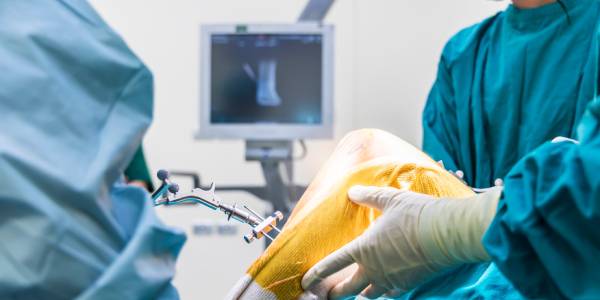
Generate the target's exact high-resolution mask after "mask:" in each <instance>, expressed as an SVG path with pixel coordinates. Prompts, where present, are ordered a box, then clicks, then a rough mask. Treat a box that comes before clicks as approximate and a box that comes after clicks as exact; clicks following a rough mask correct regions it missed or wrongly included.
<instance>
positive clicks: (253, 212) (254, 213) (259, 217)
mask: <svg viewBox="0 0 600 300" xmlns="http://www.w3.org/2000/svg"><path fill="white" fill-rule="evenodd" d="M244 208H245V209H246V210H247V211H249V212H250V213H251V214H253V215H254V216H255V217H257V218H258V219H260V220H261V221H264V220H265V219H264V218H263V217H261V216H260V215H259V214H258V213H257V212H255V211H253V210H251V209H250V208H249V207H248V206H246V205H244Z"/></svg>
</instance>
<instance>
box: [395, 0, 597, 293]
mask: <svg viewBox="0 0 600 300" xmlns="http://www.w3.org/2000/svg"><path fill="white" fill-rule="evenodd" d="M599 21H600V2H599V1H596V0H563V1H561V2H560V3H558V2H555V3H552V4H548V5H544V6H541V7H539V8H534V9H518V8H516V7H514V6H512V5H511V6H509V7H508V8H507V9H506V10H505V11H503V12H500V13H498V14H496V15H495V16H493V17H491V18H489V19H486V20H484V21H483V22H481V23H479V24H477V25H475V26H472V27H469V28H467V29H464V30H462V31H461V32H459V33H458V34H457V35H455V36H454V37H453V38H452V39H451V40H450V41H449V42H448V43H447V45H446V47H445V48H444V51H443V54H442V57H441V60H440V63H439V70H438V76H437V79H436V82H435V84H434V86H433V88H432V90H431V93H430V95H429V99H428V101H427V104H426V107H425V110H424V115H423V126H424V140H423V147H424V150H425V151H426V152H427V153H429V154H430V155H431V156H432V157H434V158H435V159H437V160H443V162H444V165H445V166H446V167H447V168H448V169H450V170H457V169H460V170H463V171H464V173H465V180H466V181H467V183H468V184H470V185H471V186H474V187H488V186H491V185H493V181H494V179H496V178H504V177H505V176H506V175H507V174H508V172H509V171H510V170H511V168H513V166H514V165H515V164H516V163H517V162H518V161H519V159H521V158H522V157H524V156H525V155H527V154H528V153H529V152H531V151H533V150H534V149H536V147H538V146H539V145H541V144H543V143H544V142H546V141H549V140H551V139H553V138H554V137H556V136H565V137H571V138H575V137H576V131H577V130H576V128H577V124H578V123H579V122H580V120H581V118H582V116H583V114H584V112H585V108H586V106H587V105H588V103H589V102H590V101H591V100H592V99H593V98H594V93H595V88H594V86H595V84H596V74H597V71H598V62H597V61H596V60H595V59H594V54H595V52H596V49H597V43H598V41H597V30H598V24H599ZM587 126H589V125H587ZM584 127H585V126H584ZM596 155H597V157H600V152H597V154H596ZM590 158H592V154H591V152H590ZM532 168H534V167H532ZM555 170H557V169H555ZM586 170H588V171H589V172H591V171H590V170H592V169H586ZM538 171H540V170H538ZM529 175H531V176H533V175H532V174H529ZM589 176H593V175H591V174H590V175H589ZM574 178H575V177H573V176H571V177H568V178H567V177H564V178H562V179H561V180H562V181H566V182H568V181H569V180H574ZM571 184H575V182H571ZM513 185H514V184H513V183H510V184H507V190H508V189H510V188H511V186H513ZM596 188H597V187H596ZM521 189H523V188H521ZM522 191H523V190H522ZM523 192H524V191H523ZM510 193H520V192H510V191H508V192H507V194H509V195H510ZM566 193H567V194H568V193H569V192H566ZM575 195H576V194H573V195H572V196H575ZM528 196H529V197H530V198H529V199H527V197H511V198H510V199H511V200H510V201H511V202H510V203H513V207H516V206H518V203H520V201H523V202H524V203H525V202H527V201H534V200H532V199H535V198H534V196H533V195H528ZM535 201H537V200H535ZM506 202H509V201H506ZM536 203H538V202H536ZM576 203H577V202H574V203H572V205H574V206H575V205H576ZM522 205H525V204H522ZM536 205H542V204H536ZM554 205H556V202H555V203H554ZM596 205H597V203H596ZM513 209H514V210H518V209H519V208H516V209H515V208H513ZM525 214H526V212H522V213H521V214H519V216H521V217H523V216H525ZM528 216H530V215H528ZM596 218H597V215H596ZM538 220H539V219H538ZM513 221H514V220H513ZM562 222H577V221H576V219H574V218H571V219H568V220H563V221H562ZM502 224H504V223H502ZM513 224H514V223H513ZM573 226H575V224H574V225H573ZM570 228H575V227H570ZM494 232H496V231H494ZM564 234H565V235H566V233H564ZM588 234H590V235H592V234H591V233H588ZM596 240H598V239H596ZM515 243H519V245H521V244H520V243H523V241H518V242H515ZM576 245H577V244H573V246H576ZM579 245H582V244H579ZM521 246H522V247H525V246H524V245H521ZM536 246H540V245H539V244H538V245H536ZM495 249H502V250H504V251H507V250H508V248H495ZM502 250H498V251H502ZM587 250H589V249H573V252H577V251H587ZM492 252H493V251H492ZM503 253H504V254H505V255H508V254H507V253H508V251H507V252H503ZM595 253H598V252H597V249H596V252H595ZM546 254H547V255H550V256H551V255H552V253H551V252H550V251H548V252H546ZM554 254H556V253H554ZM560 254H561V257H565V256H567V257H568V256H569V255H571V254H573V253H569V252H568V251H564V252H561V253H560ZM495 256H496V257H498V256H499V254H495ZM532 257H534V256H533V255H530V256H529V257H528V258H532ZM511 258H512V260H510V261H509V262H507V263H512V264H510V266H513V269H508V268H507V267H506V264H502V263H500V261H499V260H495V261H496V262H498V263H499V264H496V263H491V264H473V265H464V266H461V267H459V268H457V269H454V270H450V271H448V272H447V273H446V274H442V275H441V276H438V277H437V278H434V279H433V280H432V281H430V282H428V283H425V284H423V285H421V286H419V287H418V288H416V289H415V290H413V291H411V292H410V293H409V294H408V295H407V297H408V298H412V297H418V296H423V297H425V296H426V297H451V298H480V297H483V298H489V299H498V298H503V299H506V298H509V299H514V298H521V297H523V296H530V295H532V294H535V293H532V292H531V290H536V291H544V292H547V291H548V290H544V289H545V287H544V286H540V285H539V284H543V283H546V282H547V281H544V282H542V280H541V279H539V278H537V277H532V278H536V279H539V280H538V281H537V282H536V281H527V280H521V281H517V280H516V279H513V277H511V276H512V275H513V274H512V271H515V272H516V271H518V272H521V273H520V274H519V276H520V277H519V279H523V278H529V277H528V274H529V273H528V272H533V271H531V270H530V268H528V266H530V267H532V268H533V267H540V265H539V264H536V262H535V261H528V260H520V261H519V263H521V268H520V269H517V268H514V263H515V261H516V259H515V258H514V257H511ZM520 258H521V259H522V258H523V257H520ZM555 258H556V260H558V259H559V258H558V257H555ZM587 262H589V261H587ZM596 266H597V264H596ZM499 268H500V269H501V270H503V271H504V272H500V271H499ZM545 271H547V270H546V269H544V268H539V269H538V271H537V272H539V273H544V272H545ZM544 275H547V276H549V275H548V273H546V274H544ZM540 276H542V275H540ZM572 281H573V280H571V282H572ZM563 284H566V285H569V284H570V283H569V282H564V283H563ZM543 295H548V294H546V293H543Z"/></svg>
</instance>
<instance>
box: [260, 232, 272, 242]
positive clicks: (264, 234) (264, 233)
mask: <svg viewBox="0 0 600 300" xmlns="http://www.w3.org/2000/svg"><path fill="white" fill-rule="evenodd" d="M260 233H262V234H263V236H265V237H266V238H268V239H270V240H271V241H272V240H273V238H272V237H271V236H270V235H268V234H267V233H266V232H264V231H261V232H260Z"/></svg>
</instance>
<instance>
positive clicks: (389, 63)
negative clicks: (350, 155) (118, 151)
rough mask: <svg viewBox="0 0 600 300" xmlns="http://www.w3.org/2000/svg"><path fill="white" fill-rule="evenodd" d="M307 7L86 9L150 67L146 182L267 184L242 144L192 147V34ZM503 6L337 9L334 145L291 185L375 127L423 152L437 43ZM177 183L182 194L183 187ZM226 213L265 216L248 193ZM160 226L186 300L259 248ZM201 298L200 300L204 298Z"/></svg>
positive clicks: (476, 1)
mask: <svg viewBox="0 0 600 300" xmlns="http://www.w3.org/2000/svg"><path fill="white" fill-rule="evenodd" d="M305 2H306V1H304V0H253V1H248V0H219V1H214V0H213V1H208V0H172V1H166V0H127V1H123V0H92V1H91V3H92V4H93V5H94V6H95V7H96V8H97V9H98V11H99V12H100V14H101V15H102V16H103V17H104V18H105V20H106V21H107V22H108V23H109V24H111V25H112V26H113V28H114V29H115V30H116V31H117V32H119V33H120V34H121V35H122V36H123V38H124V39H125V40H126V41H127V42H128V44H129V45H130V47H131V48H132V49H133V50H134V52H136V53H137V54H138V55H139V56H140V57H141V58H142V60H144V61H145V62H146V64H147V65H148V66H149V67H150V69H151V70H152V71H153V73H154V79H155V102H154V123H153V124H152V126H151V128H150V129H149V131H148V134H147V136H146V138H145V140H144V147H145V150H146V156H147V159H148V163H149V166H150V168H151V169H152V171H153V172H154V171H156V170H157V169H158V168H167V169H170V170H180V171H192V172H198V173H199V174H200V175H201V177H202V180H203V182H205V183H207V182H208V181H214V182H216V183H217V185H233V184H235V185H260V184H264V180H263V178H262V174H261V170H260V168H259V165H258V164H257V163H248V162H245V161H244V143H243V141H226V140H203V141H199V140H195V139H194V132H195V130H196V129H197V124H198V98H199V92H200V87H199V73H200V71H199V68H200V65H199V57H200V48H199V40H198V36H199V25H200V24H202V23H215V22H218V23H222V22H292V21H294V20H295V19H296V17H297V16H298V14H299V13H300V11H301V9H302V7H303V5H304V4H305ZM505 5H506V2H500V3H498V2H494V1H485V0H453V1H449V0H429V1H424V0H421V1H408V0H338V1H336V3H335V4H334V7H333V8H332V10H331V12H330V14H329V16H328V18H327V22H328V23H332V24H334V25H335V27H336V35H335V61H334V63H335V80H334V82H335V86H334V94H335V123H334V124H335V138H334V140H331V141H307V144H308V150H309V152H308V156H307V157H306V158H305V159H304V160H301V161H299V162H297V164H296V172H295V175H296V179H297V181H298V182H300V183H308V182H309V181H310V179H311V178H312V177H313V176H314V175H315V173H316V172H317V170H318V169H319V166H320V165H322V163H323V162H324V160H325V159H326V158H327V153H329V152H330V151H331V150H332V149H333V148H334V146H335V143H336V141H337V140H339V139H340V138H341V137H342V136H343V135H344V134H345V133H346V132H348V131H350V130H352V129H356V128H362V127H378V128H382V129H385V130H388V131H390V132H392V133H394V134H397V135H399V136H401V137H403V138H404V139H406V140H408V141H409V142H411V143H414V144H416V145H420V139H421V111H422V108H423V105H424V102H425V99H426V97H427V93H428V91H429V88H430V87H431V84H432V82H433V80H434V77H435V72H436V66H437V61H438V58H439V55H440V52H441V49H442V47H443V45H444V43H445V41H446V40H447V39H448V38H449V37H450V36H451V35H452V34H453V33H454V32H456V31H457V30H459V29H460V28H462V27H464V26H467V25H469V24H472V23H475V22H477V21H479V20H481V19H482V18H484V17H485V16H488V15H491V14H492V13H494V12H495V11H498V10H499V9H501V8H502V7H504V6H505ZM180 180H182V184H181V185H182V189H185V188H188V187H189V186H190V184H189V183H188V182H186V181H183V179H180ZM221 197H222V198H223V200H224V201H226V202H241V203H246V204H248V205H250V206H252V207H255V208H257V210H259V211H261V212H262V211H265V210H266V209H267V206H266V205H265V204H264V203H263V202H261V201H259V200H258V199H256V198H254V197H252V196H249V195H246V194H244V193H226V194H223V195H221ZM158 211H159V215H160V216H161V217H162V218H163V220H165V222H167V223H169V224H172V225H174V226H177V227H179V228H181V229H182V230H185V231H186V232H187V233H188V237H189V238H188V243H187V245H186V246H185V248H184V249H183V251H182V255H181V259H180V261H179V262H178V266H177V268H178V273H177V278H176V280H175V283H176V285H177V286H178V287H179V289H180V292H181V294H182V296H183V299H193V298H202V299H219V298H222V297H223V296H224V295H225V293H226V292H227V290H228V289H229V288H230V287H231V286H232V285H233V284H234V283H235V281H236V280H237V278H239V277H240V276H241V275H242V274H243V271H244V270H245V268H246V267H247V266H248V265H249V264H250V262H251V261H252V260H253V259H254V258H255V257H256V256H258V255H259V254H260V251H261V247H262V244H260V243H255V244H252V245H245V244H244V243H243V241H242V240H241V236H242V233H243V229H245V228H244V227H242V226H237V227H236V230H237V233H235V234H234V235H219V234H216V233H213V234H207V235H195V234H193V232H192V226H193V225H194V224H196V225H197V224H209V225H210V224H212V223H211V222H217V224H221V223H220V222H222V221H223V218H222V217H221V216H220V215H217V214H215V213H214V212H212V211H208V210H207V209H202V208H191V207H181V208H166V209H159V210H158ZM200 296H202V297H200Z"/></svg>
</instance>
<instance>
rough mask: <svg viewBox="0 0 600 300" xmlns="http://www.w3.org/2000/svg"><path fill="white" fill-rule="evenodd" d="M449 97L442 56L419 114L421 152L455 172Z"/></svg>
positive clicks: (453, 119) (452, 111)
mask: <svg viewBox="0 0 600 300" xmlns="http://www.w3.org/2000/svg"><path fill="white" fill-rule="evenodd" d="M453 94H454V93H453V91H452V82H451V78H450V72H449V71H448V68H447V64H446V60H445V59H444V54H442V58H441V59H440V63H439V65H438V73H437V78H436V80H435V83H434V84H433V87H432V88H431V91H430V92H429V96H428V98H427V103H426V105H425V109H424V111H423V151H425V152H426V153H427V154H429V155H430V156H431V157H432V158H433V159H435V160H436V161H440V160H441V161H443V163H444V167H445V168H446V169H448V170H457V169H459V167H458V165H457V161H456V160H455V158H456V157H457V155H456V153H455V152H456V149H459V148H458V146H457V144H458V139H457V133H456V132H457V131H458V129H457V126H458V124H457V122H456V109H455V103H454V101H453Z"/></svg>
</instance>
